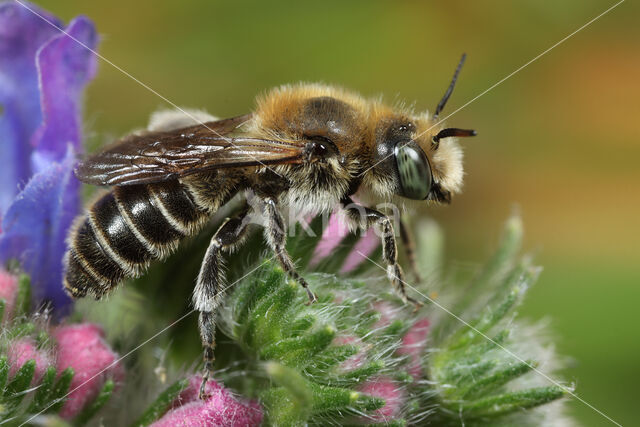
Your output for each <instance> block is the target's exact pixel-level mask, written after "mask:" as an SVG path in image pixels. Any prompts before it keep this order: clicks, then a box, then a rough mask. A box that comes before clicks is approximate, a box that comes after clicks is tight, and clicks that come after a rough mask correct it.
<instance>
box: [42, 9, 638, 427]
mask: <svg viewBox="0 0 640 427" xmlns="http://www.w3.org/2000/svg"><path fill="white" fill-rule="evenodd" d="M38 3H39V4H40V5H41V6H43V7H45V8H46V9H48V10H50V11H52V12H54V13H55V14H57V15H59V16H61V17H63V18H64V19H67V20H68V19H70V18H72V17H73V16H75V15H77V14H79V13H84V14H86V15H88V16H90V17H91V18H92V19H93V20H94V21H95V22H96V24H97V27H98V30H99V32H100V33H101V34H102V43H101V45H100V52H101V54H102V55H104V56H105V57H106V58H108V59H109V60H111V61H113V62H114V63H116V64H118V65H119V66H120V67H122V68H123V69H125V70H126V71H127V72H129V73H131V74H132V75H133V76H135V77H137V78H138V79H140V80H141V81H143V82H144V83H146V84H147V85H149V86H150V87H152V88H154V89H155V90H157V91H158V92H159V93H161V94H162V95H163V96H165V97H167V98H168V99H170V100H171V101H172V102H174V103H176V104H178V105H180V106H187V107H197V108H204V109H207V110H209V111H210V112H212V113H213V114H216V115H218V116H221V117H224V116H232V115H237V114H241V113H245V112H247V111H249V110H250V109H251V108H252V105H253V99H254V96H255V95H256V94H258V93H261V92H263V91H265V90H266V89H268V88H270V87H272V86H275V85H279V84H282V83H289V82H295V81H300V80H303V81H322V82H327V83H337V84H340V85H343V86H346V87H348V88H352V89H354V90H356V91H359V92H361V93H363V94H364V95H371V96H373V95H378V94H383V95H384V96H385V98H386V99H387V100H391V101H394V100H396V99H404V100H406V101H408V102H414V101H415V105H416V107H417V108H418V109H433V107H434V106H435V104H436V103H437V101H438V100H439V99H440V97H441V96H442V93H443V92H444V90H445V88H446V86H447V84H448V82H449V79H450V77H451V74H452V72H453V69H454V67H455V65H456V63H457V61H458V59H459V56H460V54H461V53H462V52H467V54H468V60H467V64H466V65H465V67H464V69H463V71H462V75H461V78H460V80H459V82H458V85H457V88H456V91H455V92H454V95H453V97H452V98H451V100H450V101H449V105H448V107H447V109H446V110H445V113H447V112H452V111H454V110H455V109H456V108H458V107H459V106H461V105H463V104H464V103H465V102H467V101H468V100H470V99H472V98H473V97H475V96H476V95H478V94H479V93H481V92H482V91H484V90H485V89H487V88H489V87H490V86H491V85H493V84H494V83H496V82H497V81H499V80H500V79H502V78H503V77H505V76H507V75H508V74H509V73H511V72H512V71H514V70H516V69H517V68H518V67H520V66H521V65H523V64H525V63H526V62H527V61H529V60H530V59H532V58H534V57H535V56H536V55H538V54H539V53H541V52H542V51H544V50H545V49H547V48H548V47H550V46H552V45H553V44H554V43H556V42H557V41H559V40H560V39H562V38H563V37H565V36H567V35H568V34H570V33H571V32H573V31H574V30H576V29H578V28H579V27H580V26H582V25H583V24H585V23H586V22H588V21H589V20H591V19H592V18H594V17H595V16H597V15H598V14H600V13H601V12H603V11H604V10H606V9H607V8H608V7H610V6H612V5H613V4H614V3H615V2H614V1H611V2H610V1H592V0H580V1H578V0H571V1H563V2H551V1H539V0H527V1H519V2H511V1H505V0H502V1H498V0H488V1H482V2H468V1H449V2H442V1H438V2H418V1H396V2H390V1H389V2H375V1H351V2H344V1H341V2H337V1H335V2H334V1H322V2H291V3H278V2H264V1H262V2H259V1H255V2H253V1H251V2H250V1H237V2H217V1H205V0H201V1H189V2H176V1H157V0H156V1H151V0H140V1H137V2H132V1H128V0H111V1H92V2H87V1H82V0H46V1H45V0H41V1H39V2H38ZM638 16H640V7H639V6H638V4H637V3H635V4H634V3H633V2H631V1H626V2H625V3H623V4H621V5H620V6H619V7H617V8H616V9H614V10H613V11H611V12H610V13H609V14H607V15H605V16H603V17H602V18H601V19H600V20H598V21H596V22H594V23H593V24H591V25H590V26H588V27H587V28H585V29H584V30H583V31H581V32H579V33H578V34H576V35H575V36H574V37H572V38H570V39H569V40H567V41H566V42H565V43H563V44H562V45H560V46H558V47H557V48H556V49H554V50H552V51H551V52H549V53H548V54H546V55H544V56H543V57H541V58H540V59H539V60H537V61H536V62H534V63H533V64H531V65H530V66H528V67H527V68H525V69H524V70H522V71H521V72H519V73H518V74H516V75H515V76H513V77H512V78H511V79H509V80H507V81H505V82H504V83H503V84H502V85H500V86H498V87H496V88H495V89H494V90H492V91H490V92H489V93H487V94H486V95H484V96H483V97H481V98H479V99H478V100H476V101H475V102H474V103H472V104H471V105H469V106H468V107H466V108H465V109H463V110H462V111H460V112H459V113H457V114H455V116H453V117H451V118H450V119H449V120H448V124H449V125H451V126H456V127H463V128H474V129H477V130H478V132H479V136H478V137H476V138H474V139H466V140H464V141H463V144H464V146H465V152H466V160H465V165H466V171H467V175H466V184H465V191H464V193H463V194H462V195H460V196H458V197H456V198H455V200H454V202H453V204H452V205H451V206H450V207H446V208H439V209H436V210H433V211H430V212H428V213H425V214H428V215H432V216H434V217H435V218H436V219H437V220H438V222H439V223H440V224H441V225H442V227H443V229H444V231H445V233H446V236H447V253H448V257H449V260H451V261H450V262H451V263H452V264H453V265H455V264H458V265H459V267H461V268H472V267H474V264H473V262H478V261H480V260H482V259H484V258H485V256H486V255H487V254H488V253H489V252H490V251H491V249H493V248H492V247H491V246H489V245H488V244H487V242H496V240H497V233H498V230H500V228H501V226H500V224H501V223H502V222H503V221H504V220H505V219H506V217H507V216H508V215H509V214H510V212H511V211H513V210H514V209H517V210H518V211H519V212H520V213H521V215H522V217H523V219H524V224H525V228H526V232H527V239H526V249H527V250H530V251H532V252H533V253H534V254H535V255H536V260H537V261H538V262H539V263H540V264H542V265H543V266H544V267H545V270H544V273H543V274H542V276H541V280H540V282H539V283H538V285H536V286H535V288H534V289H533V290H532V291H531V293H530V296H529V298H528V300H527V302H526V303H525V306H524V309H523V311H524V313H523V314H524V315H526V316H527V317H528V318H530V319H533V320H538V319H544V318H548V319H549V320H550V323H551V329H552V330H553V331H554V332H555V333H556V334H557V337H556V338H557V339H556V342H557V347H558V351H559V352H560V353H561V354H563V355H567V356H570V357H571V358H572V361H571V362H570V364H569V365H570V367H569V368H568V369H567V370H566V371H565V372H564V378H565V379H567V380H572V381H575V382H576V384H577V391H578V394H579V395H580V396H581V397H582V398H584V399H585V400H586V401H588V402H589V403H591V404H592V405H594V406H595V407H596V408H598V409H599V410H601V411H603V412H604V413H606V414H607V415H609V416H610V417H612V418H613V419H615V420H616V421H618V422H620V423H622V424H635V423H634V421H636V422H637V419H638V416H637V403H636V400H637V394H636V392H637V388H638V387H637V386H638V383H639V381H640V363H639V362H640V357H639V356H640V327H639V325H640V321H639V314H638V313H639V310H638V309H637V306H638V302H639V301H640V243H639V242H640V225H639V218H640V191H639V189H638V183H639V181H638V180H639V178H640V168H639V167H638V163H639V159H640V130H639V128H640V127H639V126H638V123H637V121H638V118H639V117H640V101H639V99H640V84H639V83H638V78H639V76H640V43H639V42H640V27H639V26H638ZM162 107H166V104H164V103H163V101H162V100H161V99H160V98H158V97H157V96H155V95H153V94H152V93H150V92H148V91H147V90H146V89H144V88H142V87H141V86H140V85H139V84H138V83H136V82H135V81H133V80H132V79H130V78H128V77H126V76H125V75H123V74H122V73H121V72H119V71H117V70H116V69H114V68H112V67H111V66H109V65H108V64H106V63H104V62H102V63H101V64H100V72H99V75H98V77H97V79H96V80H95V82H94V83H93V84H92V85H91V86H90V88H89V91H88V97H87V107H86V118H87V126H88V134H87V137H88V140H89V142H90V144H91V145H92V146H93V147H95V146H97V145H98V144H102V143H105V142H108V141H110V140H111V139H112V138H114V137H117V136H120V135H122V134H123V133H126V132H127V131H129V130H131V129H132V128H136V127H140V126H142V125H144V124H145V123H146V121H147V118H148V115H149V113H150V112H152V111H154V110H156V109H158V108H162ZM469 260H471V263H469ZM543 369H544V367H543ZM571 407H572V411H573V413H574V414H575V415H576V417H577V418H578V419H579V420H580V421H581V422H582V423H583V424H585V425H606V424H607V421H606V420H605V419H604V418H603V417H601V416H600V415H598V414H597V413H596V412H594V411H593V410H592V409H589V408H588V407H587V406H586V405H584V404H582V403H580V402H578V401H574V402H572V404H571Z"/></svg>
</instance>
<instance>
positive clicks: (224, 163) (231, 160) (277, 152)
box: [76, 115, 304, 185]
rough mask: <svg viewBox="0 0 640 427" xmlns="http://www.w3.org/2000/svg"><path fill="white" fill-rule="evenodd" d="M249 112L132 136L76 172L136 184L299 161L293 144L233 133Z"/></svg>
mask: <svg viewBox="0 0 640 427" xmlns="http://www.w3.org/2000/svg"><path fill="white" fill-rule="evenodd" d="M249 118H250V115H245V116H239V117H234V118H231V119H225V120H219V121H215V122H207V123H203V124H199V125H195V126H190V127H187V128H183V129H176V130H172V131H168V132H149V133H144V134H140V135H130V136H127V137H126V138H124V139H122V140H121V141H119V142H117V143H116V144H115V145H113V146H111V147H108V148H106V149H105V150H104V151H101V152H99V153H97V154H94V155H92V156H90V157H89V158H88V159H86V160H84V161H82V162H80V163H79V164H78V167H77V168H76V176H77V177H78V178H79V179H80V180H81V181H83V182H86V183H89V184H93V185H132V184H148V183H152V182H160V181H166V180H170V179H176V178H179V177H181V176H185V175H190V174H194V173H199V172H206V171H209V170H213V169H219V168H232V167H243V166H261V165H263V166H267V165H274V164H284V163H299V162H300V161H301V160H302V155H303V148H304V146H303V145H302V144H299V143H295V142H287V141H279V140H273V139H263V138H252V137H246V136H233V135H232V134H231V132H232V131H233V130H234V129H236V128H237V127H238V126H239V125H240V124H242V123H243V122H245V121H246V120H248V119H249Z"/></svg>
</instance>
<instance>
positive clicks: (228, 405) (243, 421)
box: [152, 375, 263, 427]
mask: <svg viewBox="0 0 640 427" xmlns="http://www.w3.org/2000/svg"><path fill="white" fill-rule="evenodd" d="M201 381H202V377H201V376H197V375H196V376H193V377H191V379H190V380H189V386H188V387H187V388H186V389H185V390H184V391H183V392H182V393H181V394H180V396H179V397H178V399H176V401H175V402H174V403H173V409H171V410H170V411H169V412H167V413H166V414H165V415H164V416H163V417H162V418H160V419H159V420H158V421H156V422H155V423H153V424H152V426H153V427H173V426H229V427H232V426H233V427H235V426H238V427H240V426H242V427H245V426H259V425H260V424H261V423H262V417H263V413H262V408H261V407H260V404H259V403H258V402H257V401H255V400H252V401H242V400H240V399H237V398H236V397H234V396H233V395H232V394H231V393H230V392H229V391H228V390H226V389H225V388H224V387H222V386H221V385H220V384H218V383H216V382H215V381H211V380H209V382H207V387H206V392H207V394H208V395H209V397H208V398H207V399H206V400H199V399H198V391H199V389H200V382H201Z"/></svg>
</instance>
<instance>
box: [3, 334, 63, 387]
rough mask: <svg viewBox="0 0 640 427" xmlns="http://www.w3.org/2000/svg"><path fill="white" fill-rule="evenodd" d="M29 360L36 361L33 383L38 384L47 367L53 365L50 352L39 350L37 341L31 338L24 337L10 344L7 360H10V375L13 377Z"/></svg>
mask: <svg viewBox="0 0 640 427" xmlns="http://www.w3.org/2000/svg"><path fill="white" fill-rule="evenodd" d="M29 360H35V361H36V370H35V373H34V375H33V380H32V381H31V384H38V383H39V382H40V381H41V380H42V377H43V376H44V372H45V371H46V369H47V368H48V367H49V366H50V365H52V360H51V357H50V356H49V354H48V353H47V352H45V351H42V350H38V349H37V348H36V344H35V342H34V341H33V340H32V339H31V338H22V339H19V340H17V341H15V342H12V343H10V344H9V348H8V349H7V361H8V362H9V376H10V377H13V376H14V375H15V374H16V372H18V369H20V368H21V367H22V365H24V364H25V363H27V362H28V361H29Z"/></svg>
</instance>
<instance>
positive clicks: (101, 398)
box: [73, 380, 115, 426]
mask: <svg viewBox="0 0 640 427" xmlns="http://www.w3.org/2000/svg"><path fill="white" fill-rule="evenodd" d="M114 388H115V383H114V382H113V381H112V380H107V381H106V382H105V383H104V385H103V386H102V389H100V392H99V393H98V396H96V398H95V399H94V400H93V401H92V402H89V403H87V404H86V405H85V407H84V408H82V412H80V413H79V414H78V415H77V416H76V417H75V418H74V419H73V424H75V425H77V426H83V425H85V424H87V422H89V420H90V419H91V418H93V416H94V415H95V414H97V413H98V411H99V410H100V409H102V407H103V406H104V405H105V404H106V403H107V402H108V401H109V399H110V398H111V395H112V394H113V389H114Z"/></svg>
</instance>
